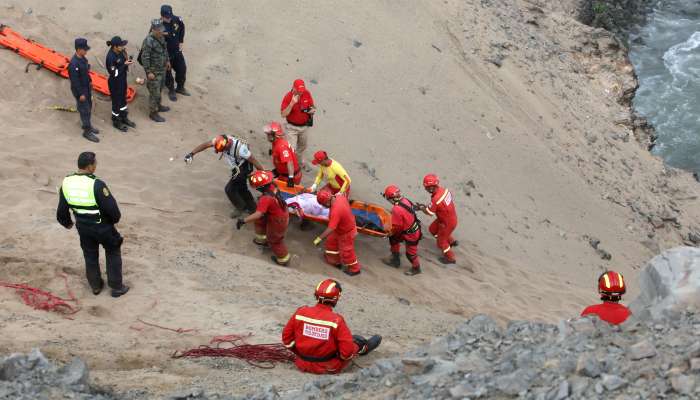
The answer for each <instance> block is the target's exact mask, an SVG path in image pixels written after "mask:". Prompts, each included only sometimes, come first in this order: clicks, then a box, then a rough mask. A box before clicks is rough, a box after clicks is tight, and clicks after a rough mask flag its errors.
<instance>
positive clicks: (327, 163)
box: [308, 150, 351, 198]
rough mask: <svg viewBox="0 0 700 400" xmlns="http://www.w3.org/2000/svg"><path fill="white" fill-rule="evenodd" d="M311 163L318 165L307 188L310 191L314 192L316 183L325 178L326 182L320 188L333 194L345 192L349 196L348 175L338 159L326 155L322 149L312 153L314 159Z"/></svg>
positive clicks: (349, 181)
mask: <svg viewBox="0 0 700 400" xmlns="http://www.w3.org/2000/svg"><path fill="white" fill-rule="evenodd" d="M311 164H313V165H318V166H319V168H318V174H317V175H316V180H315V181H314V184H313V185H311V187H310V188H309V189H308V190H309V191H310V192H311V193H315V192H316V189H318V185H320V184H321V181H322V180H323V179H324V178H325V179H326V181H327V182H328V183H327V184H326V186H324V187H323V188H322V189H328V190H330V191H331V193H333V194H338V193H341V194H345V195H346V196H347V197H348V198H349V197H350V183H351V180H350V176H349V175H348V173H347V172H346V171H345V168H343V166H342V165H340V163H339V162H338V161H335V160H333V159H331V158H329V157H328V153H326V152H325V151H323V150H320V151H317V152H316V153H314V160H313V161H311Z"/></svg>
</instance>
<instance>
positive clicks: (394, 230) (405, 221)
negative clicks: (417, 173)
mask: <svg viewBox="0 0 700 400" xmlns="http://www.w3.org/2000/svg"><path fill="white" fill-rule="evenodd" d="M382 195H383V196H384V198H385V199H387V200H388V201H389V202H390V203H391V204H393V205H394V206H393V207H392V208H391V232H390V233H389V244H390V245H391V257H389V258H383V259H382V262H383V263H384V264H386V265H388V266H390V267H394V268H399V267H400V266H401V257H400V254H399V251H400V250H401V242H405V243H406V258H408V261H410V262H411V269H409V270H408V271H405V272H404V274H406V275H408V276H413V275H418V274H420V273H421V270H420V259H418V242H420V240H421V238H422V237H423V233H422V232H421V226H420V220H419V219H418V216H417V215H416V211H415V210H414V205H413V203H411V201H410V200H409V199H407V198H405V197H403V196H402V195H401V190H400V189H399V188H398V186H396V185H389V186H387V187H386V189H384V193H383V194H382Z"/></svg>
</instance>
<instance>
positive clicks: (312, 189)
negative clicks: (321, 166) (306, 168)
mask: <svg viewBox="0 0 700 400" xmlns="http://www.w3.org/2000/svg"><path fill="white" fill-rule="evenodd" d="M309 192H311V193H316V184H315V183H314V184H313V185H311V187H310V188H309Z"/></svg>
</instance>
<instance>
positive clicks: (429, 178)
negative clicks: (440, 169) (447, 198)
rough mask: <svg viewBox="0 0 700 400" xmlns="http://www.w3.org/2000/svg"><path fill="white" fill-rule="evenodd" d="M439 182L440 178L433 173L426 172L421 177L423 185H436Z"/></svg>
mask: <svg viewBox="0 0 700 400" xmlns="http://www.w3.org/2000/svg"><path fill="white" fill-rule="evenodd" d="M439 184H440V179H439V178H438V177H437V175H435V174H428V175H426V176H425V177H423V187H431V186H437V185H439Z"/></svg>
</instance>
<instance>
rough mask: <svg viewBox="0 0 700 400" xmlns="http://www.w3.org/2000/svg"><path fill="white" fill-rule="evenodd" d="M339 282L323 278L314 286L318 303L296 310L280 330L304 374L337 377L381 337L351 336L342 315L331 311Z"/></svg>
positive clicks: (338, 296) (369, 349) (336, 300)
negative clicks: (334, 375) (332, 375)
mask: <svg viewBox="0 0 700 400" xmlns="http://www.w3.org/2000/svg"><path fill="white" fill-rule="evenodd" d="M342 290H343V289H342V288H341V287H340V283H339V282H338V281H335V280H333V279H326V280H324V281H322V282H321V283H319V284H318V286H316V292H315V295H316V300H317V302H318V303H317V304H316V305H315V306H313V307H309V306H304V307H301V308H299V309H298V310H297V311H296V312H295V313H294V315H292V317H291V318H290V319H289V322H287V325H286V326H285V327H284V330H283V331H282V343H283V344H284V345H285V346H286V347H287V348H288V349H290V350H291V351H293V352H294V354H296V355H297V358H296V361H295V364H296V366H297V368H299V369H300V370H302V371H304V372H311V373H313V374H337V373H339V372H340V371H342V370H343V369H344V368H345V367H347V366H348V364H350V361H351V360H352V359H353V358H355V357H356V356H358V355H360V356H364V355H366V354H367V353H369V352H370V351H372V350H374V349H376V348H377V347H378V346H379V344H380V343H381V342H382V337H381V336H379V335H375V336H372V337H370V338H369V339H365V338H364V337H362V336H359V335H353V334H352V333H351V332H350V328H348V326H347V324H346V323H345V319H344V318H343V316H342V315H340V314H338V313H336V312H334V311H333V307H335V305H336V304H337V303H338V299H340V294H341V292H342Z"/></svg>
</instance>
